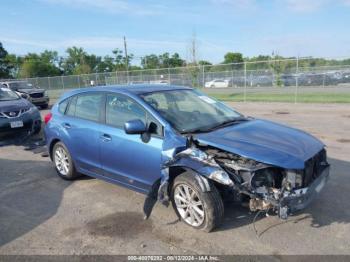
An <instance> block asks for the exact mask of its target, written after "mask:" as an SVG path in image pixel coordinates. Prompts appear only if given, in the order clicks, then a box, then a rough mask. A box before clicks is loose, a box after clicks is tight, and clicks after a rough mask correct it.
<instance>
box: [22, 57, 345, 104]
mask: <svg viewBox="0 0 350 262" xmlns="http://www.w3.org/2000/svg"><path fill="white" fill-rule="evenodd" d="M332 61H333V63H338V64H339V65H319V66H315V65H312V63H310V61H308V60H307V59H284V60H269V61H259V62H244V63H235V64H220V65H201V66H187V67H179V68H162V69H150V70H135V71H117V72H108V73H94V74H86V75H70V76H56V77H40V78H28V79H23V80H26V81H28V82H30V83H32V84H33V85H35V86H39V87H41V88H44V89H46V90H47V91H48V93H49V96H50V97H51V98H52V99H57V98H58V97H59V96H60V95H61V94H62V93H63V92H65V91H67V90H70V89H76V88H84V87H88V86H105V85H107V86H108V85H134V84H159V85H170V84H171V85H181V86H191V87H194V88H199V89H201V90H203V91H204V92H206V93H208V94H211V95H214V96H216V97H217V98H219V99H222V100H231V101H281V102H350V63H349V64H344V62H340V61H336V60H332ZM343 61H347V60H343ZM349 61H350V60H349ZM340 63H342V64H340ZM310 64H311V65H310ZM348 100H349V101H348Z"/></svg>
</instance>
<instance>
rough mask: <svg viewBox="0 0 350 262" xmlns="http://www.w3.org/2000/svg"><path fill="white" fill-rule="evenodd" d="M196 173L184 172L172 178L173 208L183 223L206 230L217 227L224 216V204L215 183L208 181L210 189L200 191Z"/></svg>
mask: <svg viewBox="0 0 350 262" xmlns="http://www.w3.org/2000/svg"><path fill="white" fill-rule="evenodd" d="M196 175H197V174H195V173H193V172H185V173H183V174H181V175H179V176H177V177H176V178H175V180H174V183H173V186H172V192H171V200H172V204H173V207H174V210H175V212H176V214H177V216H178V217H179V219H181V220H182V221H183V222H185V224H187V225H189V226H191V227H193V228H195V229H200V230H203V231H206V232H210V231H211V230H213V229H214V228H216V227H218V226H219V225H220V224H221V222H222V220H223V217H224V205H223V202H222V198H221V196H220V194H219V192H218V190H217V189H216V187H215V185H214V184H213V183H211V182H210V181H208V182H209V184H210V188H211V190H210V191H208V192H202V190H201V187H200V185H199V184H198V181H197V179H196V178H195V176H196Z"/></svg>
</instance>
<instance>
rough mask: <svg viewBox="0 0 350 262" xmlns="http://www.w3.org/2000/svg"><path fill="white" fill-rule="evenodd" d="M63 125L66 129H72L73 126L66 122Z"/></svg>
mask: <svg viewBox="0 0 350 262" xmlns="http://www.w3.org/2000/svg"><path fill="white" fill-rule="evenodd" d="M63 127H64V128H65V129H70V128H71V127H72V126H71V125H70V124H69V123H64V124H63Z"/></svg>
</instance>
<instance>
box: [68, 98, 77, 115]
mask: <svg viewBox="0 0 350 262" xmlns="http://www.w3.org/2000/svg"><path fill="white" fill-rule="evenodd" d="M76 104H77V97H76V96H74V97H73V98H71V99H70V103H69V106H68V109H67V111H66V115H67V116H75V106H76Z"/></svg>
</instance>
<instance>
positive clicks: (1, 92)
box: [0, 88, 20, 101]
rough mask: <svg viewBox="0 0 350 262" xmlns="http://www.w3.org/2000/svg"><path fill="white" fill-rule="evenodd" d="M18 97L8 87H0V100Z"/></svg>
mask: <svg viewBox="0 0 350 262" xmlns="http://www.w3.org/2000/svg"><path fill="white" fill-rule="evenodd" d="M17 99H20V97H19V96H18V95H17V94H16V93H15V92H13V91H11V90H10V89H8V88H0V101H9V100H17Z"/></svg>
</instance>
